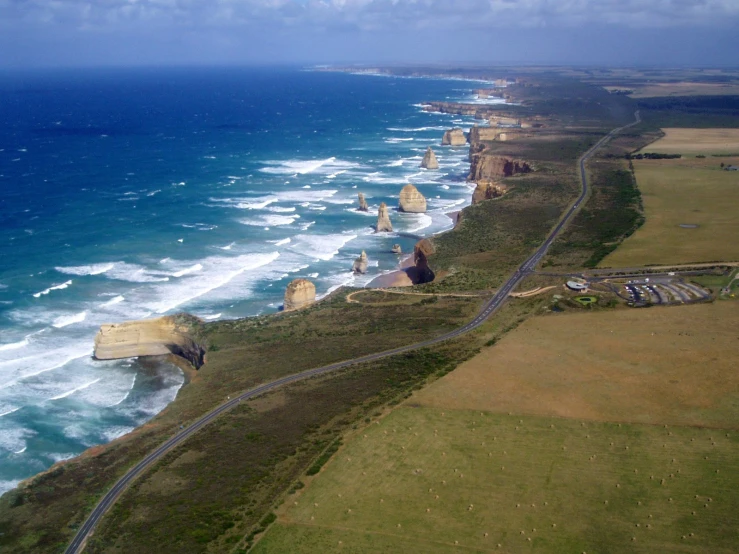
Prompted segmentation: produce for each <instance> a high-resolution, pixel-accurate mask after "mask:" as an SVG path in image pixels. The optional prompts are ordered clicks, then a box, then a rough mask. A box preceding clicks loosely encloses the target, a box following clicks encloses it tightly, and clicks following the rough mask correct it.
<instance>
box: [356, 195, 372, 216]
mask: <svg viewBox="0 0 739 554" xmlns="http://www.w3.org/2000/svg"><path fill="white" fill-rule="evenodd" d="M357 196H358V197H359V207H358V208H357V210H358V211H360V212H368V211H369V206H368V205H367V200H365V199H364V194H362V193H361V192H360V193H358V195H357Z"/></svg>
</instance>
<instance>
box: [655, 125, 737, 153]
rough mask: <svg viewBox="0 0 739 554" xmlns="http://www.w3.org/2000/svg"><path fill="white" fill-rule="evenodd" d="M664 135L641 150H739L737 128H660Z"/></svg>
mask: <svg viewBox="0 0 739 554" xmlns="http://www.w3.org/2000/svg"><path fill="white" fill-rule="evenodd" d="M662 130H663V131H664V132H665V136H664V137H662V138H661V139H659V140H657V141H655V142H653V143H652V144H650V145H649V146H647V147H645V148H643V149H642V150H641V151H642V152H660V153H662V154H683V155H690V154H703V155H706V154H735V153H738V152H739V129H679V128H672V129H662Z"/></svg>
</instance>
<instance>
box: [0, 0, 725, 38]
mask: <svg viewBox="0 0 739 554" xmlns="http://www.w3.org/2000/svg"><path fill="white" fill-rule="evenodd" d="M737 19H739V1H737V0H648V1H647V0H453V1H451V0H25V1H22V0H0V21H4V22H5V23H6V24H7V23H9V22H10V21H12V20H16V21H17V20H24V21H36V22H40V23H44V24H47V25H48V24H59V25H77V26H88V27H108V26H114V25H117V24H121V23H126V22H129V23H141V22H145V23H150V24H159V25H185V26H196V27H197V26H203V25H228V26H240V25H256V24H259V23H260V22H269V23H270V24H271V25H278V26H279V25H285V26H295V25H305V26H306V27H310V26H318V27H330V28H340V27H342V26H343V27H346V28H348V29H361V30H368V31H377V30H388V31H392V30H403V29H450V28H452V29H455V28H459V29H465V28H486V29H490V31H491V32H495V30H496V29H500V28H506V29H508V30H510V29H511V28H524V29H525V28H532V27H575V26H581V25H584V24H586V23H602V24H609V25H621V26H626V27H637V28H642V27H667V26H684V25H687V26H704V25H712V24H729V22H733V23H735V22H736V20H737Z"/></svg>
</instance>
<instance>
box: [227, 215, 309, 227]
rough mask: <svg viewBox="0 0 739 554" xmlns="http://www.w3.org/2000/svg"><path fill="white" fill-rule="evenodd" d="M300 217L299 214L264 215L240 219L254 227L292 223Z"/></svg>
mask: <svg viewBox="0 0 739 554" xmlns="http://www.w3.org/2000/svg"><path fill="white" fill-rule="evenodd" d="M298 219H300V216H299V215H297V214H296V215H263V216H259V217H255V218H252V219H239V223H241V224H242V225H251V226H254V227H264V226H268V227H277V226H280V225H290V224H292V223H295V221H296V220H298Z"/></svg>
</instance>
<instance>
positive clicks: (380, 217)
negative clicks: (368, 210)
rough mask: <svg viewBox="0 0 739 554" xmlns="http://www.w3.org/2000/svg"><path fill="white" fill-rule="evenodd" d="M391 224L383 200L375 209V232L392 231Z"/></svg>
mask: <svg viewBox="0 0 739 554" xmlns="http://www.w3.org/2000/svg"><path fill="white" fill-rule="evenodd" d="M392 232H393V224H392V223H390V215H388V213H387V204H385V202H383V203H382V204H380V208H379V209H378V210H377V226H376V227H375V233H392Z"/></svg>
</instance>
